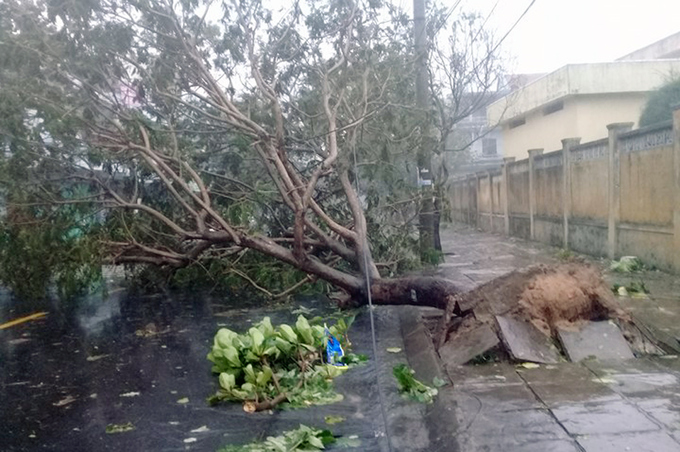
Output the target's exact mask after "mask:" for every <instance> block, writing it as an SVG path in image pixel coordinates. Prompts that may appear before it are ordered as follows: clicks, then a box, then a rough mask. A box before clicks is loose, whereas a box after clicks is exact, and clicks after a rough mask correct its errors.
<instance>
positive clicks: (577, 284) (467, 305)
mask: <svg viewBox="0 0 680 452" xmlns="http://www.w3.org/2000/svg"><path fill="white" fill-rule="evenodd" d="M505 315H510V316H512V317H514V318H516V319H518V320H522V321H525V322H530V323H532V324H533V325H534V326H536V327H537V328H538V329H539V330H540V331H542V332H543V333H544V334H546V335H549V336H555V334H556V330H557V328H562V329H577V328H578V327H579V325H580V324H581V323H583V322H584V321H589V320H606V319H618V320H622V321H630V317H629V316H628V315H627V314H626V313H625V311H623V309H621V307H620V306H619V305H618V303H617V301H616V299H615V298H614V294H613V293H612V292H611V290H610V289H609V286H608V285H607V284H606V283H605V281H604V280H603V278H602V273H601V271H600V270H599V269H598V268H597V267H595V266H593V265H589V264H585V263H578V262H570V263H563V264H556V265H536V266H531V267H527V268H525V269H521V270H516V271H513V272H511V273H508V274H507V275H504V276H501V277H499V278H496V279H494V280H492V281H489V282H488V283H486V284H483V285H481V286H479V287H478V288H476V289H474V290H472V291H470V292H467V293H465V294H460V295H457V296H456V299H455V302H453V303H450V305H449V307H448V308H447V311H446V312H445V315H444V316H443V318H442V322H441V323H440V328H439V331H438V332H437V333H438V334H437V336H438V339H439V341H438V342H439V343H438V345H439V346H441V345H442V344H443V343H444V342H446V341H447V339H449V338H450V337H452V336H453V335H454V334H455V332H456V331H457V327H459V326H461V325H467V324H469V322H460V317H465V316H472V317H473V318H474V319H475V320H476V321H477V322H481V323H488V324H494V326H495V316H505Z"/></svg>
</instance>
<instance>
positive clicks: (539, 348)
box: [496, 316, 559, 364]
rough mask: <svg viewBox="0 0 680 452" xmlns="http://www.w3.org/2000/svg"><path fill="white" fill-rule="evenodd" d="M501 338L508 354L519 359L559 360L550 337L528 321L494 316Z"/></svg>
mask: <svg viewBox="0 0 680 452" xmlns="http://www.w3.org/2000/svg"><path fill="white" fill-rule="evenodd" d="M496 321H497V322H498V326H499V328H500V331H501V339H502V340H503V343H505V345H506V346H507V348H508V352H509V353H510V355H511V356H512V357H513V358H515V359H516V360H519V361H531V362H536V363H546V364H553V363H557V362H558V361H559V355H558V354H557V350H556V349H555V347H554V346H553V345H552V344H551V343H550V339H549V338H547V337H546V336H545V335H543V334H542V333H541V332H540V331H538V329H536V327H535V326H533V325H532V324H530V323H526V322H522V321H519V320H515V319H513V318H511V317H507V316H496Z"/></svg>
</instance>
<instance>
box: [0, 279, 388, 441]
mask: <svg viewBox="0 0 680 452" xmlns="http://www.w3.org/2000/svg"><path fill="white" fill-rule="evenodd" d="M237 302H238V301H237ZM303 303H304V305H305V308H306V309H314V311H313V312H312V314H311V315H319V314H323V313H324V312H330V311H331V309H332V307H331V306H330V305H329V304H328V303H327V302H324V301H315V300H313V299H309V300H306V301H304V302H303ZM12 307H13V305H12V303H10V302H8V300H7V298H4V299H3V300H2V301H0V322H4V321H6V320H9V319H10V318H15V317H19V316H21V315H25V314H24V313H23V312H10V310H11V309H12ZM296 307H297V305H296ZM26 309H31V310H32V311H29V312H27V313H26V314H30V313H31V312H34V311H35V310H38V309H39V310H45V311H48V312H49V315H48V316H46V317H45V318H43V319H40V320H37V321H32V322H26V323H24V324H21V325H17V326H15V327H12V328H8V329H6V330H2V331H0V399H1V400H2V401H3V403H2V405H1V406H0V422H2V425H3V428H2V429H0V444H1V445H2V450H10V451H12V450H38V449H39V450H54V451H64V450H69V451H81V450H82V451H94V450H131V451H133V450H134V451H137V450H144V451H155V450H201V451H203V450H208V451H209V450H216V449H217V448H219V447H221V446H224V445H226V444H230V443H235V444H238V443H245V442H250V441H252V440H255V439H262V438H264V437H267V436H270V435H279V434H281V432H282V431H284V430H288V429H293V428H297V427H298V426H299V424H300V423H304V424H307V425H310V426H314V427H318V428H327V426H325V423H324V417H325V416H337V417H343V418H345V419H346V421H344V422H342V423H339V424H336V425H334V426H333V432H334V433H335V434H340V435H344V436H349V435H358V436H359V439H360V442H361V445H362V446H361V449H362V450H364V451H371V450H380V448H379V444H378V443H379V439H376V433H375V432H379V431H381V430H382V428H383V427H382V424H381V423H380V419H381V418H380V411H379V410H380V406H379V401H378V394H377V392H376V388H375V369H374V368H373V365H372V364H371V362H369V363H368V365H365V366H363V367H358V368H355V369H353V370H352V371H351V372H347V374H346V375H343V376H342V377H340V378H338V379H337V380H336V383H335V384H336V388H337V390H338V392H341V393H343V394H344V396H345V397H344V400H343V401H342V402H340V403H336V404H333V405H328V406H323V407H312V408H310V409H306V410H295V411H279V412H275V413H273V414H269V413H257V414H253V415H248V414H246V413H244V412H243V410H242V409H241V406H240V405H238V404H226V405H219V406H216V407H209V406H208V405H207V403H206V398H207V397H208V396H210V395H212V394H213V393H214V391H215V390H216V389H217V379H216V378H215V377H214V376H213V375H212V374H211V373H210V367H211V363H210V362H208V360H207V359H206V354H207V353H208V351H209V348H210V345H211V344H212V339H213V336H214V333H215V332H216V331H217V329H218V328H219V327H220V326H226V327H229V328H232V329H234V330H237V331H242V330H245V329H247V327H248V326H249V325H250V324H251V323H255V322H257V321H259V320H260V319H261V318H262V317H263V316H264V315H269V316H271V317H272V321H273V322H274V323H277V322H281V321H290V320H291V319H294V318H295V317H296V315H295V314H293V311H294V309H292V308H291V307H290V306H284V307H279V308H271V309H249V310H248V309H239V308H237V307H235V305H234V304H232V303H230V301H229V300H225V299H217V298H214V297H209V296H196V295H193V296H192V297H182V296H171V297H147V298H140V297H132V296H127V295H126V294H125V292H122V291H119V292H115V293H112V294H111V295H110V297H109V298H108V299H107V300H105V301H103V300H101V299H97V298H96V297H92V298H91V299H88V300H85V301H84V302H83V303H82V304H81V305H80V306H78V307H77V308H76V309H73V310H72V312H71V313H70V314H67V313H64V312H60V311H58V310H56V309H55V306H54V305H52V304H50V303H49V302H48V303H47V304H46V305H43V306H30V307H27V308H26ZM216 313H218V314H219V316H216V315H215V314H216ZM368 322H369V321H368V317H367V315H364V314H363V313H362V314H360V315H358V316H357V320H356V321H355V324H354V326H353V328H352V330H351V332H350V336H351V339H352V343H353V349H354V351H356V352H357V353H365V354H368V355H370V354H371V353H370V350H371V349H370V333H369V331H370V329H369V323H368ZM180 401H182V402H183V403H180ZM128 424H129V425H133V426H134V429H125V431H120V432H117V433H115V434H111V433H107V427H109V426H111V425H114V426H115V425H118V426H119V425H128ZM109 430H111V427H109ZM189 438H192V439H195V441H193V440H192V441H190V442H189V441H187V439H189Z"/></svg>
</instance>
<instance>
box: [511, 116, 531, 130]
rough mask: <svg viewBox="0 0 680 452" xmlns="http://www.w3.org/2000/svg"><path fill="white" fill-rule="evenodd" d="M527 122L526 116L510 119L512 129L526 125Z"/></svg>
mask: <svg viewBox="0 0 680 452" xmlns="http://www.w3.org/2000/svg"><path fill="white" fill-rule="evenodd" d="M526 123H527V119H526V118H519V119H514V120H512V121H510V128H511V129H514V128H515V127H519V126H522V125H524V124H526Z"/></svg>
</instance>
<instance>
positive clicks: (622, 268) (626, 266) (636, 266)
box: [609, 256, 645, 273]
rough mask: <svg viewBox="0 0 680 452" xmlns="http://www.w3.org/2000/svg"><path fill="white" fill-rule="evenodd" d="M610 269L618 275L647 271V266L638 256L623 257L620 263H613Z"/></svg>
mask: <svg viewBox="0 0 680 452" xmlns="http://www.w3.org/2000/svg"><path fill="white" fill-rule="evenodd" d="M609 269H610V270H611V271H613V272H616V273H633V272H640V271H643V270H645V264H643V263H642V261H641V260H640V258H638V257H636V256H623V257H622V258H621V259H619V260H618V261H612V263H611V265H610V266H609Z"/></svg>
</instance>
